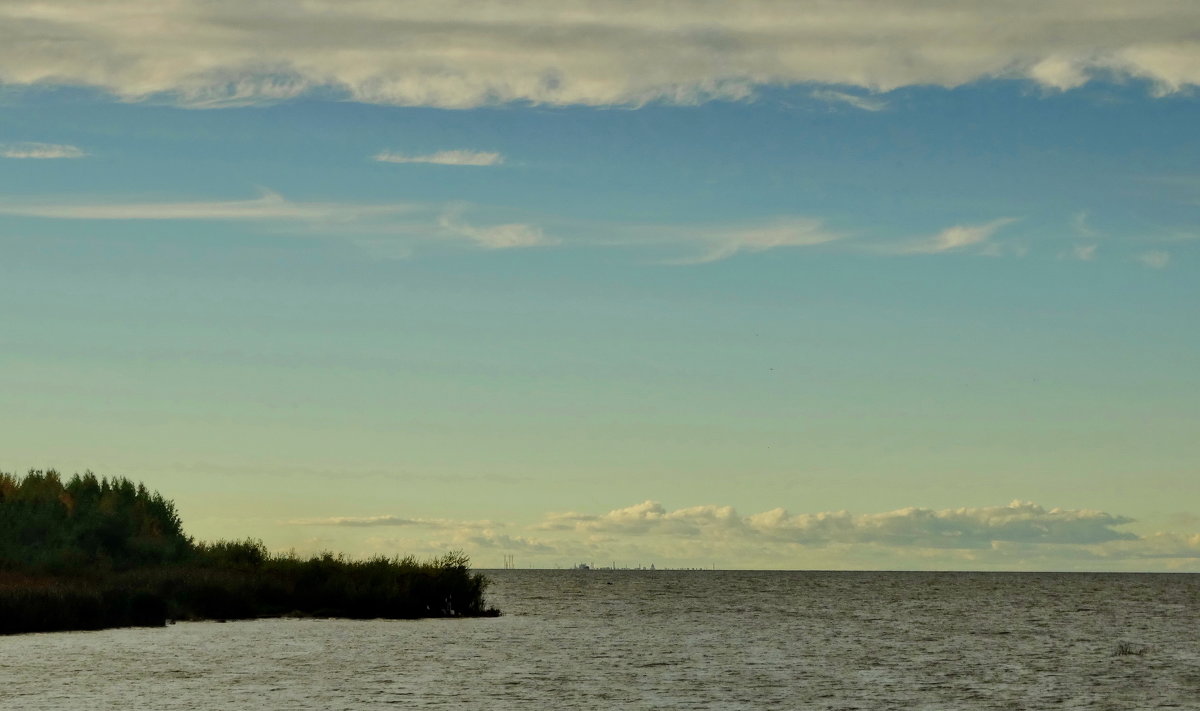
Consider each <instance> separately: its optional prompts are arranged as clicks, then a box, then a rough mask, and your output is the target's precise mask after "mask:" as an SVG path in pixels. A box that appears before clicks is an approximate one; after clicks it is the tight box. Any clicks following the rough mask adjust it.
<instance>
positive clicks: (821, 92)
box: [812, 89, 888, 111]
mask: <svg viewBox="0 0 1200 711" xmlns="http://www.w3.org/2000/svg"><path fill="white" fill-rule="evenodd" d="M812 97H813V98H814V99H817V100H819V101H824V102H825V103H828V104H846V105H848V106H853V107H854V108H856V109H862V110H863V111H883V110H884V109H886V108H887V107H888V103H887V102H886V101H884V100H883V99H880V98H878V97H874V96H860V95H858V94H847V93H846V92H844V91H836V90H834V89H817V90H815V91H813V92H812Z"/></svg>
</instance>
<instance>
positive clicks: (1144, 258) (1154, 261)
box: [1137, 249, 1171, 269]
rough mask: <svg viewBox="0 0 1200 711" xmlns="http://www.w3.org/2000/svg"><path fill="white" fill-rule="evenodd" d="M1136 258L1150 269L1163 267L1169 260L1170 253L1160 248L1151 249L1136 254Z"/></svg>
mask: <svg viewBox="0 0 1200 711" xmlns="http://www.w3.org/2000/svg"><path fill="white" fill-rule="evenodd" d="M1137 260H1138V261H1139V262H1141V263H1142V264H1145V265H1146V266H1147V267H1150V268H1151V269H1165V268H1166V267H1167V265H1168V264H1170V262H1171V255H1170V254H1169V253H1168V252H1164V251H1162V250H1161V249H1152V250H1150V251H1149V252H1142V253H1141V254H1139V255H1137Z"/></svg>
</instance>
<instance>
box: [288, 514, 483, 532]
mask: <svg viewBox="0 0 1200 711" xmlns="http://www.w3.org/2000/svg"><path fill="white" fill-rule="evenodd" d="M285 523H286V524H287V525H289V526H348V527H351V528H375V527H393V526H401V527H408V526H411V527H415V528H430V529H442V530H447V529H451V530H460V529H472V530H474V529H493V528H500V527H503V525H504V524H497V523H495V522H492V521H455V520H451V519H442V518H404V517H402V516H330V517H327V518H301V519H292V520H290V521H286V522H285Z"/></svg>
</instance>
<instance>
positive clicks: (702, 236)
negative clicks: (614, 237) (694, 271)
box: [631, 217, 846, 265]
mask: <svg viewBox="0 0 1200 711" xmlns="http://www.w3.org/2000/svg"><path fill="white" fill-rule="evenodd" d="M634 233H635V234H634V236H633V237H632V238H631V240H634V241H636V242H637V243H639V244H654V243H661V244H666V245H671V246H684V247H687V248H690V249H692V250H694V253H693V254H690V255H687V256H684V257H676V258H672V259H666V260H664V261H663V263H664V264H671V265H696V264H708V263H710V262H717V261H721V260H723V259H728V258H730V257H732V256H734V255H736V254H739V253H757V252H766V251H768V250H773V249H779V248H784V247H814V246H817V245H823V244H828V243H830V242H836V241H838V240H840V239H843V238H845V237H846V234H845V233H842V232H837V231H834V230H830V229H828V228H827V227H826V226H825V223H824V222H823V221H822V220H818V219H815V218H809V217H782V218H777V219H775V220H772V221H770V222H766V223H753V224H742V225H725V226H719V227H658V228H643V229H637V230H634Z"/></svg>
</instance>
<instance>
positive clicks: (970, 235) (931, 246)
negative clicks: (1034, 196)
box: [879, 217, 1017, 254]
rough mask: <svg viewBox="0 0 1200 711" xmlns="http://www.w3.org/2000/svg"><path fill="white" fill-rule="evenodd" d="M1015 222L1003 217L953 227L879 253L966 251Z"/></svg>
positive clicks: (891, 246) (888, 246)
mask: <svg viewBox="0 0 1200 711" xmlns="http://www.w3.org/2000/svg"><path fill="white" fill-rule="evenodd" d="M1016 221H1017V220H1016V218H1013V217H1004V218H1001V219H998V220H992V221H991V222H985V223H983V224H979V225H954V226H952V227H947V228H946V229H944V230H942V231H941V232H938V233H937V234H935V235H930V236H929V237H923V238H921V239H917V240H913V241H910V242H906V243H901V244H898V245H887V246H883V247H880V248H879V251H883V252H891V253H899V254H941V253H944V252H962V251H968V250H969V248H981V247H984V246H985V243H987V241H988V240H989V239H991V237H992V235H994V234H996V232H997V231H998V230H1000V228H1002V227H1004V226H1005V225H1009V224H1012V223H1013V222H1016Z"/></svg>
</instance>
